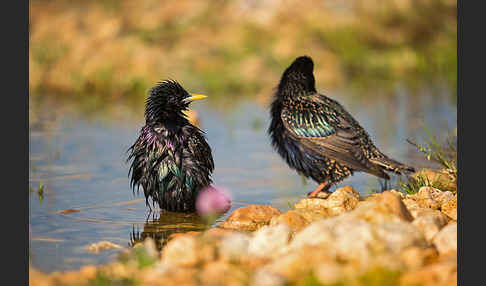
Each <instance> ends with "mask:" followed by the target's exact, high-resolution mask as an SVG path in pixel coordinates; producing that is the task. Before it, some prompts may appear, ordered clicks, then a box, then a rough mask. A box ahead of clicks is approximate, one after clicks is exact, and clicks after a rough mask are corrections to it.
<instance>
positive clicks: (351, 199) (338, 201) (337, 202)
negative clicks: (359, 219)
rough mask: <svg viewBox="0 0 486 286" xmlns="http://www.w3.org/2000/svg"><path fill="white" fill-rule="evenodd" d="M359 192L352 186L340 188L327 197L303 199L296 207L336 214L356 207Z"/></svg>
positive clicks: (329, 214) (330, 214) (331, 214)
mask: <svg viewBox="0 0 486 286" xmlns="http://www.w3.org/2000/svg"><path fill="white" fill-rule="evenodd" d="M359 198H360V197H359V194H358V192H356V191H355V190H354V189H353V188H352V187H351V186H345V187H343V188H339V189H337V190H336V191H334V192H333V193H332V194H330V195H329V196H328V197H327V198H326V199H321V198H316V199H308V198H307V199H303V200H301V201H299V202H298V203H296V204H295V205H294V207H295V209H311V210H315V211H316V212H321V213H324V214H326V215H325V216H335V215H338V214H341V213H343V212H345V211H349V210H352V209H354V208H355V207H356V206H357V205H358V201H359Z"/></svg>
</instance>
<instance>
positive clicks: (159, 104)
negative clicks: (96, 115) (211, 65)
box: [127, 80, 214, 212]
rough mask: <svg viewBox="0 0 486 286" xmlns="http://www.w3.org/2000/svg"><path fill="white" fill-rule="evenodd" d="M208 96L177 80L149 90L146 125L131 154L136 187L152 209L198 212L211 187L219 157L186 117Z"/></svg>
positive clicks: (133, 185) (131, 181) (131, 183)
mask: <svg viewBox="0 0 486 286" xmlns="http://www.w3.org/2000/svg"><path fill="white" fill-rule="evenodd" d="M205 97H206V96H205V95H200V94H189V93H188V92H187V91H186V90H185V89H184V88H183V87H182V86H181V85H180V84H179V83H177V82H176V81H170V80H167V81H164V82H161V83H159V84H158V85H157V86H155V87H153V88H152V89H151V90H150V91H149V96H148V98H147V101H146V107H145V122H146V123H145V126H143V127H142V129H141V130H140V136H139V137H138V139H137V141H136V142H135V144H133V145H132V146H131V147H130V148H129V149H128V152H129V156H128V159H127V161H130V160H131V161H132V162H131V166H130V170H129V177H130V175H131V178H130V187H131V188H132V189H133V191H135V188H136V189H137V191H138V190H139V188H140V186H141V187H142V189H143V192H144V195H145V202H146V204H147V205H148V206H149V207H150V205H149V203H148V200H149V198H151V199H152V204H153V205H155V203H157V204H158V205H159V207H160V208H161V209H164V210H167V211H176V212H192V211H194V210H195V201H196V198H197V195H198V193H199V191H200V190H201V189H203V188H204V187H207V186H209V185H210V184H211V182H212V180H211V173H212V172H213V170H214V162H213V157H212V155H211V148H210V147H209V145H208V143H207V142H206V139H205V137H204V133H203V132H202V131H201V130H200V129H199V128H197V127H196V126H194V125H192V124H191V123H190V122H189V120H188V119H187V118H186V116H185V115H184V111H186V110H187V108H188V106H189V104H190V103H191V102H192V101H194V100H198V99H202V98H205Z"/></svg>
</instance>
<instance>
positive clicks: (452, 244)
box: [432, 222, 457, 255]
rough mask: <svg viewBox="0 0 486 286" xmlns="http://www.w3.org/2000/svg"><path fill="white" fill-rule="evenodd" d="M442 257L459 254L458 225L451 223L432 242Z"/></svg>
mask: <svg viewBox="0 0 486 286" xmlns="http://www.w3.org/2000/svg"><path fill="white" fill-rule="evenodd" d="M432 243H433V244H434V246H435V247H436V248H437V250H438V251H439V253H440V254H441V255H445V254H449V253H453V252H457V223H456V222H454V223H450V224H448V225H447V226H445V227H444V228H443V229H442V230H441V231H440V232H439V233H437V234H436V235H435V237H434V239H433V240H432Z"/></svg>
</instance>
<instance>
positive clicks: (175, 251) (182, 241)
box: [162, 236, 199, 266]
mask: <svg viewBox="0 0 486 286" xmlns="http://www.w3.org/2000/svg"><path fill="white" fill-rule="evenodd" d="M196 246H197V243H196V238H194V237H193V236H179V237H176V238H174V239H172V240H170V241H169V242H168V243H167V244H166V245H165V246H164V248H163V250H162V261H163V262H165V263H168V264H174V265H178V266H195V265H196V264H197V263H198V254H197V252H198V251H199V249H197V247H196Z"/></svg>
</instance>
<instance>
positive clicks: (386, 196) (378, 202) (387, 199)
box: [348, 191, 413, 223]
mask: <svg viewBox="0 0 486 286" xmlns="http://www.w3.org/2000/svg"><path fill="white" fill-rule="evenodd" d="M348 214H349V215H352V216H353V217H354V218H359V219H363V220H366V221H369V222H372V223H382V222H385V221H409V222H411V221H412V220H413V217H412V215H411V214H410V212H409V211H408V209H407V207H406V206H405V205H404V204H403V203H402V200H401V199H400V197H399V196H398V195H396V194H393V193H391V192H388V191H385V192H383V193H381V194H375V195H373V196H371V197H369V198H367V199H366V200H365V201H363V202H360V203H359V204H358V206H357V207H356V208H355V209H354V210H353V211H351V212H349V213H348Z"/></svg>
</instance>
